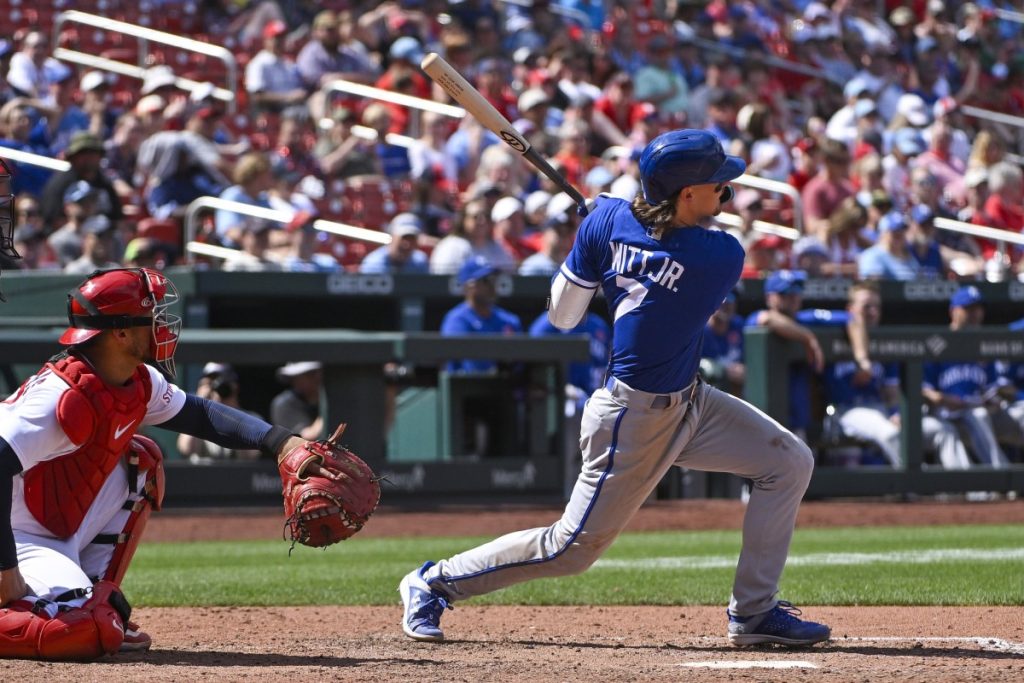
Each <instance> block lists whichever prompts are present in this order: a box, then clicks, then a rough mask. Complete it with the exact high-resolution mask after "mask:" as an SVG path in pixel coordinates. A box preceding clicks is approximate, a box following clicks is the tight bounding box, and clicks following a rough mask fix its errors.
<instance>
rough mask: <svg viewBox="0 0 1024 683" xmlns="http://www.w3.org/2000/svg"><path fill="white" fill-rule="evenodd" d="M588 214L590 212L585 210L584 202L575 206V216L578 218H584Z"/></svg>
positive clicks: (585, 204)
mask: <svg viewBox="0 0 1024 683" xmlns="http://www.w3.org/2000/svg"><path fill="white" fill-rule="evenodd" d="M589 213H590V211H588V210H587V203H586V202H580V203H579V204H577V205H576V215H577V216H579V217H580V218H586V217H587V214H589Z"/></svg>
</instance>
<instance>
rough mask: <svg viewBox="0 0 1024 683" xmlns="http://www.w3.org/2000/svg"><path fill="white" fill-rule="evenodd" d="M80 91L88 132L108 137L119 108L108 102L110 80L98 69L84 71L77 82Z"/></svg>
mask: <svg viewBox="0 0 1024 683" xmlns="http://www.w3.org/2000/svg"><path fill="white" fill-rule="evenodd" d="M78 89H79V90H80V91H81V92H82V112H83V113H84V114H85V115H86V116H88V117H89V128H88V130H89V132H91V133H95V134H96V136H97V137H99V138H100V139H102V140H107V139H109V138H110V136H111V133H112V131H113V130H114V127H115V126H116V125H117V119H118V117H120V116H121V113H122V112H121V110H120V109H115V108H114V107H112V106H111V103H110V82H109V81H108V80H107V77H106V76H105V75H104V74H103V73H102V72H100V71H86V72H85V73H84V74H82V78H81V80H79V82H78Z"/></svg>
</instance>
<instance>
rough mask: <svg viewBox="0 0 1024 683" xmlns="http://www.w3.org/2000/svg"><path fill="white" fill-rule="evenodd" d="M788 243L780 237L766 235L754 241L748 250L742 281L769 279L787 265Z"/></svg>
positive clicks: (741, 275) (744, 260) (744, 261)
mask: <svg viewBox="0 0 1024 683" xmlns="http://www.w3.org/2000/svg"><path fill="white" fill-rule="evenodd" d="M787 247H788V244H787V241H786V240H784V239H783V238H781V237H779V236H778V235H764V236H761V237H758V238H757V239H754V240H753V241H752V242H751V243H750V245H749V246H747V247H745V248H746V252H747V253H746V255H745V256H744V258H743V270H742V271H741V273H740V279H744V280H746V279H760V278H763V277H767V276H768V275H770V274H771V273H773V272H774V271H775V270H777V269H778V268H780V267H782V266H784V265H785V263H786V260H787V259H788V254H787V252H786V249H787Z"/></svg>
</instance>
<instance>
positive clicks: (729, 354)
mask: <svg viewBox="0 0 1024 683" xmlns="http://www.w3.org/2000/svg"><path fill="white" fill-rule="evenodd" d="M700 357H701V358H710V359H711V360H713V361H715V362H717V363H722V364H730V363H742V362H743V316H741V315H734V316H733V317H732V320H730V321H729V327H728V328H727V329H726V330H725V334H717V333H716V332H715V331H714V330H712V329H711V323H708V324H707V325H705V326H704V344H703V348H702V350H701V354H700Z"/></svg>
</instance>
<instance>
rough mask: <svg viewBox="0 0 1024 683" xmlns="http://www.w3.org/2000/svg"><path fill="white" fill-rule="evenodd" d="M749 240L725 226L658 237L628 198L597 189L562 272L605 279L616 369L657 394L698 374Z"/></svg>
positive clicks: (586, 283) (591, 285) (586, 280)
mask: <svg viewBox="0 0 1024 683" xmlns="http://www.w3.org/2000/svg"><path fill="white" fill-rule="evenodd" d="M742 268H743V248H742V247H741V246H740V243H739V242H738V241H736V238H734V237H733V236H731V235H729V234H728V233H725V232H722V231H719V230H705V229H703V228H696V227H694V228H690V227H687V228H677V229H673V230H669V231H668V232H667V233H666V234H665V235H664V236H663V237H662V239H660V240H658V239H655V238H654V237H652V236H651V235H650V234H649V233H648V231H647V229H646V228H644V226H642V225H641V224H640V222H639V221H637V220H636V218H635V217H634V216H633V212H632V211H631V210H630V205H629V202H627V201H625V200H623V199H618V198H614V197H598V199H597V204H596V205H595V207H594V210H593V211H592V212H591V214H590V215H589V216H587V217H586V218H585V219H584V220H583V223H582V224H581V225H580V229H579V233H578V234H577V236H576V242H575V243H574V244H573V247H572V251H570V252H569V256H568V257H567V258H566V261H565V263H564V264H562V268H561V273H562V274H563V275H564V276H565V277H566V278H568V279H569V280H571V281H572V282H573V283H575V284H577V285H579V286H581V287H586V288H588V289H597V288H598V287H602V289H603V291H604V296H605V300H606V301H607V302H608V310H609V313H610V316H611V319H612V353H611V360H610V363H609V372H610V373H611V374H612V375H613V376H615V377H617V378H618V379H620V380H622V381H623V382H625V383H626V384H628V385H629V386H631V387H633V388H634V389H639V390H640V391H647V392H651V393H656V394H664V393H669V392H672V391H679V390H681V389H684V388H686V387H687V386H688V385H689V384H690V383H691V382H693V380H694V378H695V377H696V375H697V368H698V365H699V364H700V354H701V343H702V341H703V339H704V325H705V324H706V323H707V320H708V318H710V317H711V314H712V313H714V312H715V310H716V309H717V308H718V306H719V305H720V304H721V303H722V301H723V300H724V299H725V296H726V294H728V293H729V291H730V290H731V289H732V287H733V285H735V284H736V281H737V280H738V279H739V276H740V271H741V270H742Z"/></svg>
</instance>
